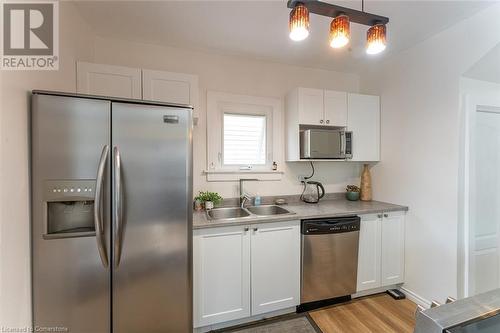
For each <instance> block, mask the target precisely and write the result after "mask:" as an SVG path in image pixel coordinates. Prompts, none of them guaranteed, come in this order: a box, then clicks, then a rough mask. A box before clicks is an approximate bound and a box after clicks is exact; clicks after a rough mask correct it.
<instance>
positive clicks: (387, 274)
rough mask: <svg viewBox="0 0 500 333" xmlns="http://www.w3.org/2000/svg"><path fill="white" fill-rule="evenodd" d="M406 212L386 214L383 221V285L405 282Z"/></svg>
mask: <svg viewBox="0 0 500 333" xmlns="http://www.w3.org/2000/svg"><path fill="white" fill-rule="evenodd" d="M404 256H405V213H404V212H391V213H386V214H384V219H383V221H382V285H383V286H388V285H392V284H397V283H402V282H404V272H405V257H404Z"/></svg>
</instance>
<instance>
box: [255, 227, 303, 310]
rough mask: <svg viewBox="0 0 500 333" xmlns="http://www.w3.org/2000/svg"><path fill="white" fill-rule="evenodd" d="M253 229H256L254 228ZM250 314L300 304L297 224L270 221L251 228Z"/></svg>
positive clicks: (298, 234) (298, 229)
mask: <svg viewBox="0 0 500 333" xmlns="http://www.w3.org/2000/svg"><path fill="white" fill-rule="evenodd" d="M255 229H256V230H255ZM250 243H251V251H250V253H251V272H252V273H251V274H252V315H258V314H261V313H266V312H271V311H275V310H279V309H285V308H288V307H291V306H294V305H298V304H299V303H300V225H299V222H298V221H296V222H293V223H290V222H288V223H270V224H265V225H261V226H259V227H255V228H254V229H252V237H251V242H250Z"/></svg>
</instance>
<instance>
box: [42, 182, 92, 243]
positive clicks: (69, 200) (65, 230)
mask: <svg viewBox="0 0 500 333" xmlns="http://www.w3.org/2000/svg"><path fill="white" fill-rule="evenodd" d="M94 192H95V180H93V179H92V180H51V181H46V182H45V190H44V195H43V197H44V199H43V201H44V203H45V204H46V205H45V207H46V214H45V216H46V227H47V228H46V233H45V234H44V235H43V237H44V238H45V239H52V238H68V237H84V236H93V235H95V227H94V226H95V224H94Z"/></svg>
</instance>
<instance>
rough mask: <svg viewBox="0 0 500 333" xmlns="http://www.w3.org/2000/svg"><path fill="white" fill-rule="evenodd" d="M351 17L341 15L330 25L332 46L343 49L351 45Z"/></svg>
mask: <svg viewBox="0 0 500 333" xmlns="http://www.w3.org/2000/svg"><path fill="white" fill-rule="evenodd" d="M350 30H351V29H350V22H349V16H347V15H339V16H337V17H336V18H334V19H333V20H332V23H330V46H331V47H333V48H341V47H344V46H346V45H347V44H348V43H349V38H350V35H351V31H350Z"/></svg>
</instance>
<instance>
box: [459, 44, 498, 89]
mask: <svg viewBox="0 0 500 333" xmlns="http://www.w3.org/2000/svg"><path fill="white" fill-rule="evenodd" d="M464 75H465V76H467V77H471V78H473V79H477V80H482V81H489V82H495V83H500V44H497V46H495V47H494V48H493V49H492V50H490V51H489V52H488V53H486V54H485V55H484V56H483V57H482V58H481V59H480V60H479V61H478V62H477V63H476V64H474V66H472V67H471V68H470V69H469V70H468V71H467V72H466V73H465V74H464Z"/></svg>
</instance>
